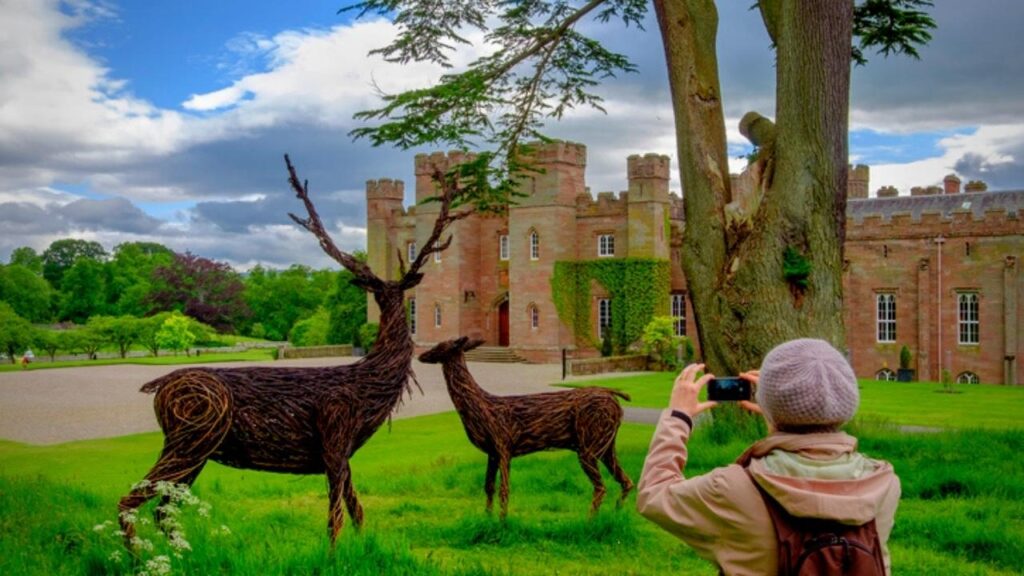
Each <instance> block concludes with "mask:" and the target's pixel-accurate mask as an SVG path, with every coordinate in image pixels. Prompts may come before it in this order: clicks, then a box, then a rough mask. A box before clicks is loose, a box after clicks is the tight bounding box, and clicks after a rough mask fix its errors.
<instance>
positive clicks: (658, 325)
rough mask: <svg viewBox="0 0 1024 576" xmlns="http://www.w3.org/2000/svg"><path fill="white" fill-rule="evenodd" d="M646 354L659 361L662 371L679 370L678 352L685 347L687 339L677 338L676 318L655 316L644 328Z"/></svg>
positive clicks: (643, 337)
mask: <svg viewBox="0 0 1024 576" xmlns="http://www.w3.org/2000/svg"><path fill="white" fill-rule="evenodd" d="M641 340H642V341H643V343H644V353H645V354H647V355H649V356H653V357H654V358H656V359H657V361H658V364H660V366H661V369H662V370H678V369H679V368H681V366H679V365H678V364H679V361H677V360H676V351H677V350H679V348H680V347H681V346H683V344H684V342H685V340H686V337H685V336H676V332H675V318H673V317H671V316H655V317H654V318H652V319H651V321H650V322H648V323H647V326H644V334H643V336H641Z"/></svg>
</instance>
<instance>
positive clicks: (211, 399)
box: [117, 372, 231, 545]
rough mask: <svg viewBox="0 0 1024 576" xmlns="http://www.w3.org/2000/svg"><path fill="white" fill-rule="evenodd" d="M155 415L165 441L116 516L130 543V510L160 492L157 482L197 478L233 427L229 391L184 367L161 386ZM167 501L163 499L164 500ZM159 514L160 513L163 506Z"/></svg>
mask: <svg viewBox="0 0 1024 576" xmlns="http://www.w3.org/2000/svg"><path fill="white" fill-rule="evenodd" d="M154 405H155V406H156V408H157V420H159V422H160V427H161V428H163V430H164V447H163V451H161V453H160V458H158V459H157V461H156V464H154V465H153V468H152V469H150V471H149V473H148V474H146V477H145V480H146V482H144V483H141V485H139V486H137V487H136V488H133V489H132V491H131V492H129V493H128V494H127V495H125V496H124V497H123V498H121V500H120V502H118V506H117V507H118V509H119V511H120V514H119V517H118V520H119V523H120V525H121V530H122V531H123V532H124V539H125V543H126V544H127V545H131V540H132V538H133V537H134V536H135V526H134V525H133V524H132V523H130V522H128V521H127V520H126V516H127V515H128V514H130V513H131V512H133V511H135V510H136V509H138V508H139V507H140V506H142V505H143V504H145V503H146V502H147V501H149V500H150V499H151V498H153V497H154V496H156V489H155V485H156V483H157V482H171V483H174V484H181V483H185V484H188V485H191V484H192V483H193V482H195V479H196V477H197V476H199V472H200V471H202V469H203V466H205V465H206V461H207V459H208V458H209V457H210V455H212V454H213V453H214V452H215V451H216V450H217V447H218V446H220V443H221V442H222V441H223V440H224V436H225V435H226V434H227V433H228V431H229V430H230V429H231V418H230V414H231V394H230V392H228V390H227V388H225V387H224V385H223V384H221V383H220V382H218V381H217V380H216V379H215V378H213V377H212V376H210V375H208V374H204V373H200V372H191V373H186V374H183V375H182V376H181V378H179V379H177V380H174V381H173V382H168V383H166V384H164V385H163V386H161V388H160V389H159V390H158V391H157V395H156V398H155V401H154ZM163 504H166V502H161V505H163ZM157 518H158V520H159V518H160V512H159V507H158V510H157Z"/></svg>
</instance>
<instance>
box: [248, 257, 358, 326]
mask: <svg viewBox="0 0 1024 576" xmlns="http://www.w3.org/2000/svg"><path fill="white" fill-rule="evenodd" d="M335 277H336V273H334V272H331V271H329V270H313V269H311V268H309V267H308V266H300V265H294V266H292V267H291V268H288V269H287V270H272V269H271V270H267V269H265V268H263V267H262V266H256V267H255V268H253V269H252V270H250V271H249V274H248V275H247V276H246V278H245V293H244V297H245V301H246V303H247V304H248V306H249V309H250V310H251V311H252V316H251V321H252V322H254V323H256V322H258V323H259V324H261V325H262V327H263V336H262V337H264V338H267V339H269V340H290V339H291V338H290V336H291V334H290V332H291V331H292V329H293V326H294V325H295V323H296V322H298V321H299V320H301V319H303V318H308V317H310V316H312V315H313V313H315V312H316V311H317V308H318V307H320V306H321V304H323V303H324V301H325V299H326V298H327V296H328V293H329V292H330V291H331V288H332V284H335V282H336V280H335ZM365 298H366V296H365V293H363V299H364V300H365ZM249 334H250V335H254V334H252V331H251V328H250V331H249Z"/></svg>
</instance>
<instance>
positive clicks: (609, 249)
mask: <svg viewBox="0 0 1024 576" xmlns="http://www.w3.org/2000/svg"><path fill="white" fill-rule="evenodd" d="M597 256H598V258H610V257H612V256H615V234H601V235H600V236H598V237H597Z"/></svg>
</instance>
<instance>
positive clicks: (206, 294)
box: [148, 252, 250, 332]
mask: <svg viewBox="0 0 1024 576" xmlns="http://www.w3.org/2000/svg"><path fill="white" fill-rule="evenodd" d="M244 289H245V287H244V285H243V284H242V281H241V279H240V278H239V276H238V273H237V272H235V271H234V270H233V269H232V268H231V266H230V265H229V264H227V263H224V262H215V261H213V260H210V259H208V258H203V257H201V256H196V255H194V254H192V253H190V252H186V253H184V254H175V255H174V259H173V260H172V261H171V262H170V263H169V264H167V265H165V266H159V267H157V268H156V269H155V270H153V290H152V292H150V294H149V298H148V301H149V303H150V305H151V307H152V311H157V312H163V311H172V310H176V311H178V312H182V313H184V314H186V315H188V316H190V317H192V318H195V319H196V320H199V321H200V322H203V323H204V324H209V325H210V326H213V327H214V328H216V329H217V331H219V332H230V331H232V330H234V329H235V327H236V325H237V324H238V323H240V322H241V321H242V320H243V319H245V318H246V317H248V316H249V314H250V312H249V307H248V306H247V305H246V303H245V300H244V299H243V298H242V293H243V291H244Z"/></svg>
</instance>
